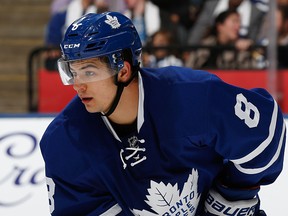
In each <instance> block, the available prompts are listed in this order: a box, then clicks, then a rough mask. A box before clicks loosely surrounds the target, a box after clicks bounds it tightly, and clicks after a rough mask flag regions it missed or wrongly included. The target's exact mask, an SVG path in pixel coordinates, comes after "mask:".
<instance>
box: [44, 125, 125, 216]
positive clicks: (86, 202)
mask: <svg viewBox="0 0 288 216" xmlns="http://www.w3.org/2000/svg"><path fill="white" fill-rule="evenodd" d="M59 125H60V126H59ZM61 125H63V123H62V122H53V123H52V125H50V126H49V127H48V129H47V130H46V132H45V133H44V135H43V137H42V139H41V142H40V147H41V152H42V155H43V158H44V161H45V174H46V183H47V190H48V198H49V207H50V213H51V215H52V216H66V215H67V216H68V215H69V216H79V215H86V216H90V215H91V216H92V215H93V216H94V215H102V216H105V215H117V216H120V215H122V214H123V213H122V209H121V207H120V206H119V205H118V203H117V202H116V201H115V199H114V198H113V196H112V195H111V194H110V193H109V192H108V190H107V188H106V187H105V185H104V184H103V182H102V181H101V180H99V178H97V177H95V176H94V173H93V169H92V168H91V166H90V164H89V163H88V162H87V161H86V160H85V159H84V158H83V156H82V155H81V154H80V153H79V149H77V148H75V147H74V146H73V145H71V141H70V142H69V139H65V133H64V130H65V129H64V128H63V127H61Z"/></svg>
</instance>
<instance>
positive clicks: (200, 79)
mask: <svg viewBox="0 0 288 216" xmlns="http://www.w3.org/2000/svg"><path fill="white" fill-rule="evenodd" d="M138 79H139V106H138V117H137V129H136V130H135V131H134V132H132V133H131V134H128V135H125V136H119V135H118V134H117V132H116V131H115V130H114V128H113V127H112V125H111V123H110V122H109V120H108V119H107V118H106V117H104V116H101V114H100V113H88V112H87V111H86V109H85V106H84V105H83V104H82V102H81V101H80V99H79V98H78V97H76V98H74V99H73V100H72V101H71V102H70V103H69V104H68V106H67V107H66V108H65V109H64V110H63V111H62V112H61V113H60V114H59V115H58V116H57V117H56V118H55V119H54V120H53V121H52V122H51V124H50V125H49V126H48V128H47V130H46V131H45V133H44V135H43V137H42V139H41V142H40V147H41V151H42V155H43V158H44V160H45V169H46V176H47V186H48V192H49V193H48V194H49V204H50V210H51V213H52V215H54V216H55V215H57V216H58V215H59V216H65V215H69V216H73V215H75V216H80V215H87V216H92V215H93V216H94V215H95V216H96V215H97V216H98V215H106V216H107V215H110V216H112V215H140V216H156V215H166V216H168V215H169V216H172V215H191V216H192V215H193V216H194V215H201V213H202V211H203V205H204V201H205V198H206V195H207V193H208V191H209V189H210V188H211V187H212V185H213V182H215V180H216V179H217V178H219V176H220V177H221V178H225V181H226V183H228V184H229V185H230V186H231V188H253V187H255V186H256V187H257V186H259V185H265V184H270V183H272V182H273V181H274V180H275V179H276V178H277V176H278V175H279V173H280V172H281V170H282V162H283V153H284V145H285V133H286V129H285V123H284V120H283V116H282V114H281V111H280V109H279V107H278V105H277V104H276V102H275V101H274V100H273V98H272V97H271V96H270V95H269V94H268V92H267V91H265V90H264V89H252V90H246V89H243V88H239V87H235V86H232V85H229V84H227V83H225V82H223V81H221V80H220V79H219V78H217V77H216V76H215V75H212V74H210V73H208V72H204V71H194V70H191V69H188V68H179V67H167V68H161V69H146V68H143V69H141V70H140V72H139V77H138Z"/></svg>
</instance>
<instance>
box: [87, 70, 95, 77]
mask: <svg viewBox="0 0 288 216" xmlns="http://www.w3.org/2000/svg"><path fill="white" fill-rule="evenodd" d="M95 75H96V73H95V72H94V71H86V72H85V76H87V77H92V76H95Z"/></svg>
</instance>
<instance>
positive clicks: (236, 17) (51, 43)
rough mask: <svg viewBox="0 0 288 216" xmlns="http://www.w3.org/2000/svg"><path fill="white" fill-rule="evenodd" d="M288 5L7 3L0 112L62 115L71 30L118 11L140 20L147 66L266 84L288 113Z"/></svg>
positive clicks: (2, 12) (250, 1)
mask: <svg viewBox="0 0 288 216" xmlns="http://www.w3.org/2000/svg"><path fill="white" fill-rule="evenodd" d="M287 2H288V1H287V0H277V1H269V0H219V1H218V0H217V1H216V0H204V1H200V0H179V1H177V3H176V1H172V0H166V1H164V0H151V1H149V0H138V1H137V0H118V1H116V0H14V1H9V0H1V6H0V45H1V52H0V113H2V114H5V113H9V114H11V113H35V112H36V113H39V112H40V113H57V112H59V111H60V110H61V109H62V108H63V107H64V106H65V104H66V103H67V102H68V101H69V100H70V99H71V98H72V97H73V96H74V91H73V90H72V88H68V87H64V86H62V84H61V82H59V77H58V74H57V68H56V61H57V59H58V58H59V57H60V55H61V52H60V50H59V43H60V41H61V39H62V36H63V33H64V31H65V29H66V28H67V26H68V25H69V24H70V23H71V22H72V21H74V20H75V19H77V18H79V17H80V16H81V15H83V14H86V13H89V12H103V11H107V10H115V11H119V12H122V13H124V14H125V15H127V16H128V17H130V18H131V19H132V21H133V22H134V24H135V26H136V28H137V30H138V32H139V34H140V36H141V40H142V43H143V46H144V48H143V55H142V66H143V67H163V66H168V65H177V66H186V67H192V68H195V69H203V70H208V71H211V72H213V73H216V74H217V75H219V76H220V77H221V78H222V79H224V80H225V81H227V82H230V83H231V84H235V85H239V86H242V87H245V88H252V87H264V88H266V89H267V90H268V91H269V92H270V93H271V94H273V95H274V97H275V98H276V100H277V101H278V102H279V104H280V105H281V107H282V109H283V110H284V112H285V113H286V112H288V105H287V102H286V101H287V99H286V97H287V95H288V90H287V88H288V87H286V86H287V85H286V84H285V83H286V82H287V80H288V78H287V68H288V60H287V56H288V51H287V50H288V48H287V46H288V18H287V16H288V12H287V11H288V10H287V5H288V3H287Z"/></svg>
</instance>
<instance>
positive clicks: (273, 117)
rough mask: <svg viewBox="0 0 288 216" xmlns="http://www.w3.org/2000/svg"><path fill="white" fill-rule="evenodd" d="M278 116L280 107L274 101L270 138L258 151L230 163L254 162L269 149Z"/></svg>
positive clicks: (255, 150)
mask: <svg viewBox="0 0 288 216" xmlns="http://www.w3.org/2000/svg"><path fill="white" fill-rule="evenodd" d="M277 115H278V106H277V103H276V101H275V100H274V109H273V114H272V118H271V122H270V126H269V135H268V137H267V138H266V139H265V140H264V141H263V142H262V143H261V144H260V145H259V146H258V147H257V148H256V149H254V150H253V151H252V152H250V153H249V154H248V155H246V156H244V157H242V158H239V159H234V160H230V161H231V162H233V163H234V164H243V163H246V162H248V161H250V160H252V159H253V158H255V157H257V156H258V155H259V154H261V153H262V152H263V151H264V150H265V149H266V148H267V146H269V144H270V142H271V141H272V139H273V137H274V133H275V128H276V121H277Z"/></svg>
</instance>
